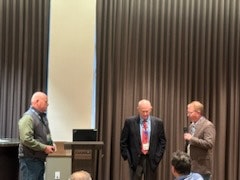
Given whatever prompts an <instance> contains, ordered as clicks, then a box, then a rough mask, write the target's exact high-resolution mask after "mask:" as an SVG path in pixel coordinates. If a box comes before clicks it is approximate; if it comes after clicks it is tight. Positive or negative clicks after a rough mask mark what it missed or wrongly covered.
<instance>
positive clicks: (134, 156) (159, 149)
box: [120, 116, 166, 172]
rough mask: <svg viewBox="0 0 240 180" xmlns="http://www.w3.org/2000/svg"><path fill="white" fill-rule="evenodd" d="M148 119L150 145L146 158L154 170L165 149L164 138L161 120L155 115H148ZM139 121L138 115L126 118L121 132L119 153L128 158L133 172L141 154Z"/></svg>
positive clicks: (125, 158)
mask: <svg viewBox="0 0 240 180" xmlns="http://www.w3.org/2000/svg"><path fill="white" fill-rule="evenodd" d="M150 121H151V133H150V142H149V143H150V145H149V151H148V155H147V156H146V157H147V158H148V161H149V164H150V169H151V170H152V171H153V172H155V170H156V168H157V167H158V164H159V162H160V161H161V159H162V157H163V154H164V151H165V146H166V138H165V132H164V126H163V122H162V120H160V119H159V118H157V117H154V116H150ZM140 123H141V121H140V117H139V116H133V117H130V118H127V119H126V120H125V123H124V127H123V129H122V133H121V142H120V147H121V155H122V157H123V159H124V160H128V162H129V165H130V167H131V169H132V171H133V172H134V171H136V169H137V166H138V164H139V163H140V161H141V160H140V159H141V156H142V152H141V146H142V145H141V135H140Z"/></svg>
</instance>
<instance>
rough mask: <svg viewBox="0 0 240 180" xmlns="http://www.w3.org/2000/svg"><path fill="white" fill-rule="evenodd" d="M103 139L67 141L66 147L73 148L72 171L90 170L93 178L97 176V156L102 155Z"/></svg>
mask: <svg viewBox="0 0 240 180" xmlns="http://www.w3.org/2000/svg"><path fill="white" fill-rule="evenodd" d="M103 144H104V143H103V142H102V141H74V142H65V143H64V149H71V150H72V173H73V172H75V171H79V170H85V171H88V172H89V173H90V174H91V176H92V179H93V180H96V177H97V158H98V156H99V157H102V147H103Z"/></svg>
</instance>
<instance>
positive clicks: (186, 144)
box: [183, 127, 189, 152]
mask: <svg viewBox="0 0 240 180" xmlns="http://www.w3.org/2000/svg"><path fill="white" fill-rule="evenodd" d="M183 133H188V127H183ZM188 144H189V141H188V140H185V147H184V151H185V152H187V147H188Z"/></svg>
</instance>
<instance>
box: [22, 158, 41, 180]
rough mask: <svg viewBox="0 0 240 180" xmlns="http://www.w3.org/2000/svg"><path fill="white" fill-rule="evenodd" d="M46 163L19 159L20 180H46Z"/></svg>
mask: <svg viewBox="0 0 240 180" xmlns="http://www.w3.org/2000/svg"><path fill="white" fill-rule="evenodd" d="M44 172H45V162H44V161H42V160H40V159H36V158H20V159H19V180H44Z"/></svg>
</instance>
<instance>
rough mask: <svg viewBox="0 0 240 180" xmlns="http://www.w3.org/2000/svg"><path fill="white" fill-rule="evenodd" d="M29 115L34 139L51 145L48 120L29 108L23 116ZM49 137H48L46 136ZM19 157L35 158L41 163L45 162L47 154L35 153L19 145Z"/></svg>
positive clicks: (42, 152)
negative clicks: (41, 161)
mask: <svg viewBox="0 0 240 180" xmlns="http://www.w3.org/2000/svg"><path fill="white" fill-rule="evenodd" d="M26 115H28V116H29V115H30V116H31V118H32V120H33V131H34V137H33V138H34V139H35V140H36V141H38V142H40V143H42V144H46V145H52V144H53V142H52V139H51V137H50V130H49V126H48V120H47V118H46V115H44V114H39V113H38V112H36V111H35V110H34V109H32V108H30V109H29V110H28V111H27V112H25V113H24V116H26ZM48 135H49V136H48ZM19 157H20V158H21V157H29V158H37V159H41V160H43V161H45V160H46V157H47V154H46V153H45V152H44V151H35V150H33V149H30V148H29V147H27V146H24V145H23V144H21V143H20V144H19Z"/></svg>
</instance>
